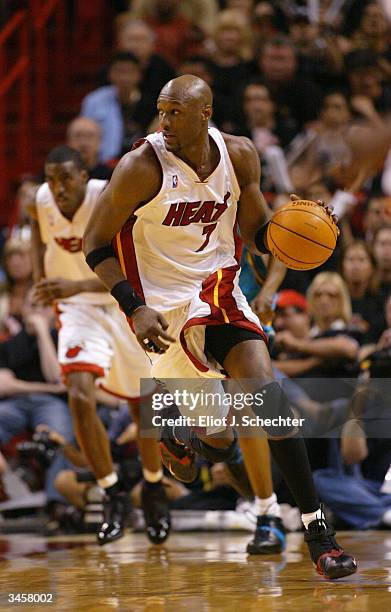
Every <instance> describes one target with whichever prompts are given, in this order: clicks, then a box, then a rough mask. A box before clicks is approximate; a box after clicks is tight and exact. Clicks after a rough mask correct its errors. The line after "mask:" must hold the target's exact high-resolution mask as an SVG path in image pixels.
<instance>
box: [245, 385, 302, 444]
mask: <svg viewBox="0 0 391 612" xmlns="http://www.w3.org/2000/svg"><path fill="white" fill-rule="evenodd" d="M254 395H255V397H259V395H261V396H262V400H263V401H262V403H261V402H255V403H254V404H253V408H252V409H253V412H254V413H255V415H256V416H257V417H259V419H258V420H259V425H260V427H262V429H263V430H264V431H265V432H266V434H267V435H268V436H270V437H286V436H289V435H291V434H292V433H293V432H294V431H296V430H297V426H298V422H297V421H298V419H297V418H296V417H295V415H294V413H293V412H292V409H291V407H290V405H289V401H288V398H287V396H286V394H285V392H284V391H283V390H282V389H281V387H280V385H279V384H278V383H277V382H275V381H274V382H271V383H268V384H267V385H265V386H264V387H262V388H261V389H259V390H258V391H257V392H256V393H255V394H254ZM293 420H294V424H293V422H292V421H293Z"/></svg>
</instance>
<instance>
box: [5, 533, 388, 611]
mask: <svg viewBox="0 0 391 612" xmlns="http://www.w3.org/2000/svg"><path fill="white" fill-rule="evenodd" d="M0 537H1V539H0V558H1V561H0V585H1V588H0V591H1V597H0V602H1V603H0V610H34V609H39V610H49V609H53V610H56V611H57V610H72V611H73V610H75V611H79V610H83V611H84V610H86V611H87V610H88V611H93V612H99V611H101V610H102V611H103V610H121V611H125V610H126V611H131V612H171V611H173V612H184V611H186V612H187V611H191V612H193V611H194V612H209V611H219V612H220V611H221V612H225V611H229V612H231V611H235V612H236V611H240V612H252V611H253V610H262V611H264V612H268V611H274V610H277V611H279V610H284V611H285V610H287V611H289V612H295V611H299V610H300V611H311V612H312V611H313V610H333V611H337V612H338V611H339V610H348V611H353V610H354V611H355V612H367V611H368V612H377V611H381V612H386V611H387V610H391V532H387V531H378V532H375V531H366V532H345V533H341V534H339V540H340V542H341V544H342V545H343V546H344V547H345V548H346V549H347V550H349V551H351V552H354V554H355V555H356V557H357V560H358V563H359V572H358V573H357V574H355V575H354V576H351V577H348V578H346V579H342V580H338V581H334V582H330V581H326V580H324V579H323V578H321V577H320V576H318V575H317V574H316V572H315V571H314V569H313V567H312V565H311V564H310V562H309V558H308V555H307V554H306V549H305V547H304V545H303V537H302V535H301V534H290V535H289V536H288V547H287V551H286V552H285V553H284V554H283V555H282V556H273V557H247V555H246V554H245V552H244V550H245V546H246V543H247V541H248V539H249V534H242V533H241V534H238V533H232V532H231V533H229V532H228V533H227V532H225V533H205V532H204V533H187V534H184V533H178V534H173V535H172V536H171V537H170V539H169V540H168V541H167V543H166V545H165V546H164V547H155V546H151V545H149V543H148V542H147V540H146V538H145V537H144V536H143V535H142V534H129V535H127V536H126V537H125V538H123V539H122V540H120V541H118V542H115V543H113V544H110V545H108V546H106V547H104V548H99V547H98V546H97V545H95V542H94V539H93V537H92V536H68V537H64V538H51V539H50V540H49V539H45V538H41V537H37V536H30V535H13V536H10V537H7V536H0ZM9 593H40V594H49V593H51V594H52V596H53V603H51V604H50V603H46V604H43V603H41V604H38V603H37V604H30V605H28V606H27V605H22V604H19V605H16V604H10V603H8V601H7V600H8V599H9V597H8V594H9Z"/></svg>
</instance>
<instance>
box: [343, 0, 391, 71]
mask: <svg viewBox="0 0 391 612" xmlns="http://www.w3.org/2000/svg"><path fill="white" fill-rule="evenodd" d="M350 44H351V45H352V47H353V49H371V50H372V51H374V52H375V53H377V54H378V55H380V56H382V57H383V58H384V60H386V63H385V64H384V63H383V62H382V63H381V66H382V68H384V67H386V68H387V63H388V62H390V61H391V44H390V25H389V23H387V19H386V16H385V14H384V11H383V8H382V6H381V5H380V4H379V2H369V3H368V4H367V6H366V7H365V8H364V10H363V12H362V15H361V20H360V23H359V25H358V27H357V29H356V30H355V31H354V32H353V34H352V36H351V39H350ZM390 68H391V66H390V65H389V66H388V70H389V69H390ZM390 76H391V72H388V77H390Z"/></svg>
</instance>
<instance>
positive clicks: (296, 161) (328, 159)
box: [288, 91, 351, 191]
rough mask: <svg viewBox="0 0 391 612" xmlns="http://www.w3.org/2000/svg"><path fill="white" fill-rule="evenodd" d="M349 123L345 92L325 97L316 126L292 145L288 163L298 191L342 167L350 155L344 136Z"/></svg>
mask: <svg viewBox="0 0 391 612" xmlns="http://www.w3.org/2000/svg"><path fill="white" fill-rule="evenodd" d="M350 119H351V113H350V108H349V103H348V100H347V98H346V96H345V95H344V94H343V93H342V92H339V91H333V92H330V93H328V94H326V95H325V96H324V98H323V101H322V104H321V108H320V113H319V120H318V121H317V123H316V124H313V125H312V126H311V128H310V129H309V130H307V131H306V132H305V133H304V134H303V135H301V134H300V135H299V136H298V137H297V139H295V140H293V141H292V146H291V150H290V152H289V155H288V163H289V172H290V177H291V179H292V181H293V185H294V188H295V189H296V190H298V191H302V190H304V189H305V188H306V186H307V185H308V184H312V183H314V182H318V181H320V180H321V179H322V177H323V175H324V173H325V171H326V170H327V168H328V166H330V165H333V164H337V163H340V161H341V160H343V159H344V158H345V157H346V156H347V155H348V154H349V152H348V149H347V147H346V144H345V143H344V141H343V138H342V134H343V132H344V130H345V128H346V126H347V125H348V124H349V121H350Z"/></svg>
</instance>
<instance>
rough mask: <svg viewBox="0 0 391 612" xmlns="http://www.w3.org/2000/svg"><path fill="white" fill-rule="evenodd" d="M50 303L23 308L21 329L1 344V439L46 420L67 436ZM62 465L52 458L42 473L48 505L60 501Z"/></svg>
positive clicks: (68, 427) (69, 429)
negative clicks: (56, 483) (58, 485)
mask: <svg viewBox="0 0 391 612" xmlns="http://www.w3.org/2000/svg"><path fill="white" fill-rule="evenodd" d="M52 317H53V314H52V310H51V308H49V309H48V308H45V309H42V308H37V307H34V306H32V304H31V303H30V302H29V301H28V302H26V304H25V306H24V307H23V329H21V331H20V332H19V333H18V334H16V335H15V336H13V337H11V338H10V339H8V340H6V341H4V342H1V343H0V444H6V443H7V442H8V441H9V440H10V439H11V438H12V437H13V436H16V435H18V434H20V433H23V432H26V431H27V430H31V431H34V430H36V428H37V427H38V426H39V425H47V426H49V427H50V428H51V429H55V430H56V431H58V432H60V433H61V434H62V435H63V436H64V437H65V438H66V439H67V440H70V439H71V437H72V424H71V417H70V412H69V409H68V406H67V403H66V399H65V397H66V396H65V395H64V392H65V387H64V386H63V385H62V383H61V375H60V367H59V365H58V362H57V355H56V347H55V338H56V333H55V331H53V328H52V326H51V323H52ZM60 464H61V466H62V460H61V461H60V462H58V461H57V459H55V460H54V462H53V463H52V465H51V466H50V468H49V470H48V472H47V474H46V487H45V490H46V494H47V502H48V506H49V507H50V506H51V505H52V504H56V503H57V502H63V499H62V498H61V497H60V496H59V495H58V493H57V491H56V490H55V488H54V479H55V477H56V475H57V472H58V470H59V468H60Z"/></svg>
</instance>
